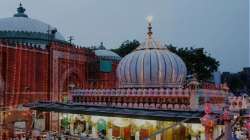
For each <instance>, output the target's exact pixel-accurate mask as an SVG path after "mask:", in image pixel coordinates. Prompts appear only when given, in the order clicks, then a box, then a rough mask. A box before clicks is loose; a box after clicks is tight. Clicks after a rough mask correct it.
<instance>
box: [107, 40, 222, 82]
mask: <svg viewBox="0 0 250 140" xmlns="http://www.w3.org/2000/svg"><path fill="white" fill-rule="evenodd" d="M139 45H140V43H139V41H137V40H133V41H129V40H127V41H125V42H123V43H122V44H121V46H120V47H119V48H117V49H112V51H114V52H116V53H117V54H119V55H120V56H121V57H124V56H126V55H127V54H129V53H130V52H132V51H133V50H134V49H135V48H137V47H138V46H139ZM165 46H166V47H167V48H168V49H169V50H170V51H171V52H173V53H175V54H177V55H178V56H180V57H181V58H182V60H183V61H184V62H185V64H186V66H187V70H188V73H189V74H196V75H197V78H198V80H200V81H206V80H210V78H211V76H212V73H213V72H215V71H217V69H218V67H219V61H217V60H216V59H215V58H213V57H211V56H210V55H209V54H208V53H207V52H205V51H204V48H192V47H185V48H177V47H175V46H173V45H171V44H170V45H165Z"/></svg>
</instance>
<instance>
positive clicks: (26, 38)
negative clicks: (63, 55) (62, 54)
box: [0, 3, 65, 44]
mask: <svg viewBox="0 0 250 140" xmlns="http://www.w3.org/2000/svg"><path fill="white" fill-rule="evenodd" d="M0 39H8V40H13V41H18V42H25V43H34V44H45V43H47V42H48V41H51V40H54V41H65V39H64V37H63V36H62V34H61V33H60V32H57V31H56V29H55V27H53V26H51V25H49V24H47V23H44V22H42V21H39V20H36V19H32V18H29V17H28V15H26V14H25V8H23V6H22V4H21V3H20V5H19V7H18V8H17V13H16V14H14V16H13V17H9V18H2V19H0Z"/></svg>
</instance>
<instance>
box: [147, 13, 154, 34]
mask: <svg viewBox="0 0 250 140" xmlns="http://www.w3.org/2000/svg"><path fill="white" fill-rule="evenodd" d="M152 20H153V16H147V21H148V37H149V38H152V34H153V32H152Z"/></svg>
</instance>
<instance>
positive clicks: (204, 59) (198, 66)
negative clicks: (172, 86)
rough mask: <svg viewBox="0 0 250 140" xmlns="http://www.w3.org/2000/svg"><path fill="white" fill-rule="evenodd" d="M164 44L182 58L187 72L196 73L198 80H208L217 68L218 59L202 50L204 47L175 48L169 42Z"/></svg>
mask: <svg viewBox="0 0 250 140" xmlns="http://www.w3.org/2000/svg"><path fill="white" fill-rule="evenodd" d="M165 46H166V47H167V48H168V49H169V50H170V51H171V52H173V53H175V54H177V55H178V56H180V57H181V58H182V60H183V61H184V62H185V64H186V66H187V70H188V73H189V74H196V76H197V78H198V80H201V81H206V80H210V78H211V77H212V73H213V72H215V71H217V70H218V67H219V61H217V60H216V59H215V58H213V57H211V56H210V55H209V54H208V53H207V52H206V51H204V48H192V47H185V48H177V47H174V46H173V45H171V44H170V45H165Z"/></svg>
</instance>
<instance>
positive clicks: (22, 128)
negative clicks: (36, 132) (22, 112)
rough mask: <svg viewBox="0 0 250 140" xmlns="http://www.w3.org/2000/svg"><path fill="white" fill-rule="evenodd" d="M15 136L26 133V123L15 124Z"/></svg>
mask: <svg viewBox="0 0 250 140" xmlns="http://www.w3.org/2000/svg"><path fill="white" fill-rule="evenodd" d="M14 129H15V134H19V133H21V132H25V129H26V122H25V121H22V122H15V123H14Z"/></svg>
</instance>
